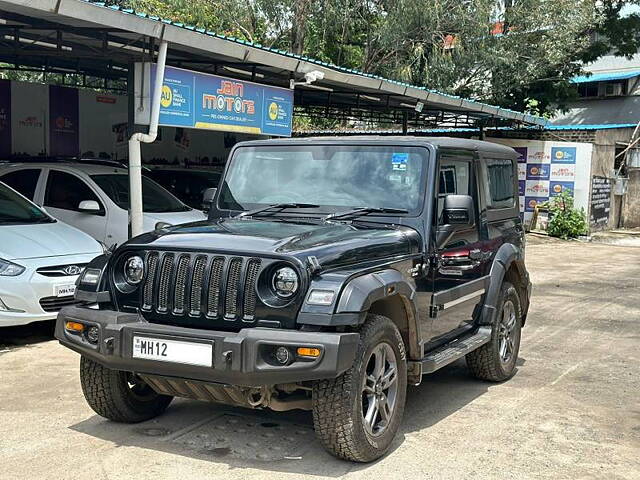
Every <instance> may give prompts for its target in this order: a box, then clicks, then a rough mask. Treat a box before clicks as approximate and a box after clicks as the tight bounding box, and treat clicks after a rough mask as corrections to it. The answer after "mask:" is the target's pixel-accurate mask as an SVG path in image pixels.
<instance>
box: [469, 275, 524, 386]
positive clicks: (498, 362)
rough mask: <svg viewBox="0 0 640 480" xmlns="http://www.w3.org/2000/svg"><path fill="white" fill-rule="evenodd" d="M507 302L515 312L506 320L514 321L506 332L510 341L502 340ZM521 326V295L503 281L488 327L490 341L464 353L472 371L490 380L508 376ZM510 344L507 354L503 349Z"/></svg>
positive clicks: (516, 355) (514, 360) (510, 375)
mask: <svg viewBox="0 0 640 480" xmlns="http://www.w3.org/2000/svg"><path fill="white" fill-rule="evenodd" d="M510 306H512V307H513V315H514V318H513V320H510V321H508V322H507V323H511V322H513V326H512V329H511V330H510V334H509V338H510V340H511V341H510V343H509V342H506V343H504V342H503V338H504V333H503V332H505V331H506V324H505V321H506V320H505V316H509V317H511V315H510ZM521 329H522V308H521V306H520V297H519V295H518V292H517V291H516V289H515V287H514V286H513V285H512V284H511V283H509V282H504V283H503V284H502V287H501V288H500V296H499V298H498V308H497V310H496V318H495V319H494V323H493V327H492V329H491V341H490V342H489V343H486V344H484V345H483V346H482V347H480V348H478V349H477V350H474V351H473V352H471V353H469V354H468V355H467V356H466V360H467V366H468V367H469V370H470V371H471V373H472V374H473V375H474V376H475V377H477V378H479V379H481V380H488V381H490V382H502V381H504V380H507V379H509V378H511V377H512V376H513V375H514V374H515V372H516V361H517V360H518V352H519V351H520V337H521ZM509 344H510V345H511V347H510V354H509V355H508V356H506V355H505V354H504V352H508V350H509ZM503 345H504V347H503Z"/></svg>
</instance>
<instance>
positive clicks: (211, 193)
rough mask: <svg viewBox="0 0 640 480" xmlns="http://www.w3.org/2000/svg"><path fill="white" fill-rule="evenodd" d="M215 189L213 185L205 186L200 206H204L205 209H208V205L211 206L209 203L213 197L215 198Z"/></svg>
mask: <svg viewBox="0 0 640 480" xmlns="http://www.w3.org/2000/svg"><path fill="white" fill-rule="evenodd" d="M217 191H218V189H217V188H214V187H211V188H207V189H206V190H205V191H204V193H203V194H202V208H204V209H205V210H208V209H209V207H211V204H212V203H213V199H214V198H215V196H216V192H217Z"/></svg>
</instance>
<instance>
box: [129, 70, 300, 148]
mask: <svg viewBox="0 0 640 480" xmlns="http://www.w3.org/2000/svg"><path fill="white" fill-rule="evenodd" d="M143 69H144V70H143ZM155 69H156V66H155V65H148V64H147V65H142V64H138V65H137V66H136V75H137V76H138V78H140V77H142V78H144V79H146V80H145V88H144V89H142V90H140V89H139V83H140V82H139V81H138V82H137V83H136V90H137V91H136V98H139V95H140V92H144V93H143V98H145V99H146V105H147V106H148V105H149V103H148V102H149V98H150V97H151V95H153V91H152V87H151V88H149V85H150V84H151V83H152V82H151V81H150V79H153V78H155ZM143 71H144V72H145V74H144V75H142V74H141V72H143ZM139 72H140V73H139ZM160 105H161V106H160V125H165V126H173V127H184V128H197V129H209V130H220V131H226V132H243V133H254V134H259V135H273V136H282V137H288V136H291V127H292V119H293V91H292V90H290V89H287V88H279V87H271V86H267V85H260V84H257V83H253V82H246V81H243V80H237V79H232V78H226V77H220V76H217V75H209V74H205V73H199V72H193V71H190V70H183V69H180V68H174V67H166V69H165V74H164V81H163V84H162V97H161V100H160ZM149 111H150V109H149V108H147V107H145V108H143V109H142V111H140V109H138V111H137V113H136V123H138V124H148V123H149Z"/></svg>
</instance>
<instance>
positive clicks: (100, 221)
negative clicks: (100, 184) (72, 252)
mask: <svg viewBox="0 0 640 480" xmlns="http://www.w3.org/2000/svg"><path fill="white" fill-rule="evenodd" d="M86 200H89V201H91V200H92V201H95V202H97V203H98V206H99V207H100V208H99V210H97V211H93V212H87V211H81V210H80V208H79V207H80V202H83V201H86ZM44 207H45V208H46V210H47V212H48V213H49V214H51V215H52V216H54V217H56V218H57V219H59V220H62V221H63V222H65V223H68V224H69V225H72V226H74V227H76V228H78V229H79V230H82V231H83V232H85V233H88V234H89V235H91V236H92V237H93V238H95V239H96V240H98V241H100V242H105V240H106V239H105V232H106V227H107V220H108V217H107V211H106V209H105V206H104V202H102V200H101V199H100V197H99V196H98V195H97V194H96V192H95V191H93V189H91V187H89V185H87V183H86V182H85V181H84V180H83V179H82V178H80V177H79V176H77V175H75V174H73V173H71V172H68V171H63V170H57V169H53V168H51V169H49V170H48V172H47V181H46V187H45V192H44Z"/></svg>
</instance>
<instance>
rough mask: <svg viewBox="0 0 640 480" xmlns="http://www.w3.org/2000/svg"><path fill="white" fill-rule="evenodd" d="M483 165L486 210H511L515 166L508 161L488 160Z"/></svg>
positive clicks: (513, 203) (513, 198)
mask: <svg viewBox="0 0 640 480" xmlns="http://www.w3.org/2000/svg"><path fill="white" fill-rule="evenodd" d="M483 163H484V168H483V170H484V172H485V185H488V192H487V193H488V195H487V208H489V209H498V208H511V207H513V206H514V205H515V199H516V189H515V164H514V161H513V160H509V159H488V160H486V162H483Z"/></svg>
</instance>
